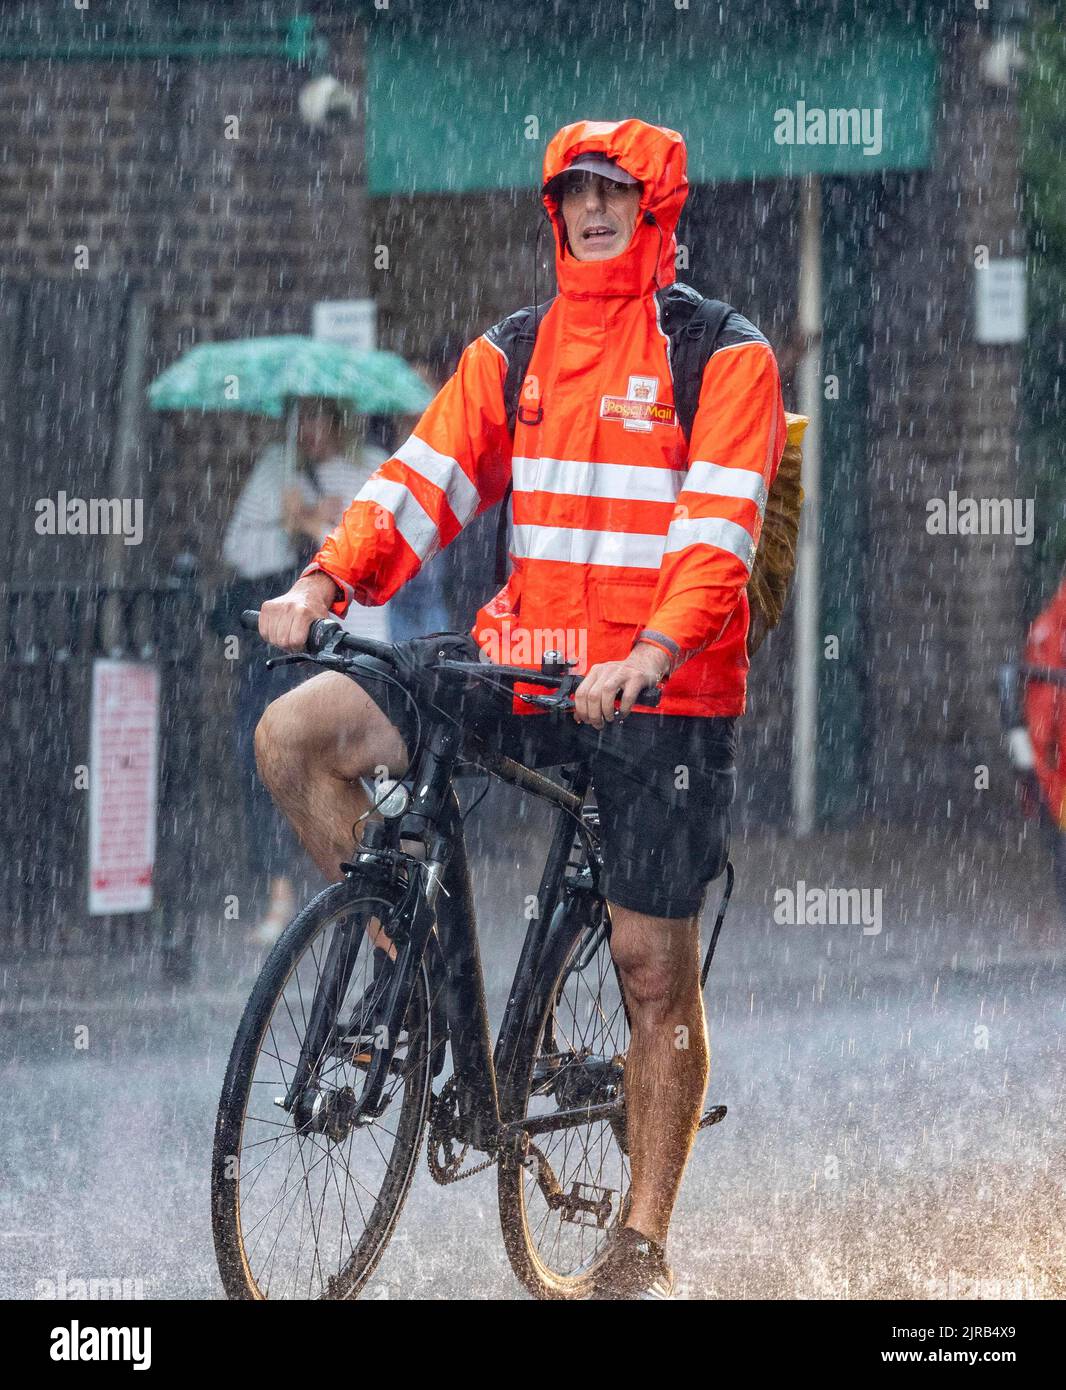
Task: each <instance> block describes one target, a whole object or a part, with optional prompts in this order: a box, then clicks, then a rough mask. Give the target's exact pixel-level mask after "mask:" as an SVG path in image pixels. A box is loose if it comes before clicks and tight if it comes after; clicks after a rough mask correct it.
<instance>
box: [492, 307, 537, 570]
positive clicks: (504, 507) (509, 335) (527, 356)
mask: <svg viewBox="0 0 1066 1390" xmlns="http://www.w3.org/2000/svg"><path fill="white" fill-rule="evenodd" d="M553 303H554V298H553V299H549V300H547V301H546V302H545V303H543V304H538V305H537V306H536V307H534V306H533V305H532V304H528V305H526V307H525V308H524V309H517V310H516V311H515V312H514V313H513V314H508V316H507V317H506V318H505V319H501V320H500V322H499V323H496V324H493V326H492V327H491V328H490V329H489V330H488V331H487V332H486V334H485V337H486V338H488V340H489V342H490V343H492V345H493V346H494V347H496V348H498V349H499V350H500V352H502V353H503V355H504V357H505V358H506V359H507V376H506V377H505V378H504V383H503V403H504V407H505V408H506V411H507V432H508V434H509V435H510V436H511V438H512V440H513V439H514V432H515V425H516V424H517V422H518V411H519V404H518V403H519V398H520V396H521V394H522V387H523V385H524V383H525V379H526V376H527V374H528V372H529V363H530V360H531V358H532V356H533V347H534V344H535V343H536V341H537V330H538V328H540V325H541V320H542V319H543V318H544V315H545V314H546V313H547V312H548V310H549V309H550V308H551V306H552V304H553ZM528 423H530V424H536V423H538V421H535V420H534V421H529V422H528ZM512 490H513V489H512V486H511V484H510V483H508V484H507V490H506V491H505V492H504V494H503V498H502V499H501V501H500V513H499V516H498V518H497V521H496V566H495V569H496V583H497V584H502V583H503V582H504V580H505V579H506V578H507V511H508V507H509V505H510V501H511V492H512Z"/></svg>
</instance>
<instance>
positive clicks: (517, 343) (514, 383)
mask: <svg viewBox="0 0 1066 1390" xmlns="http://www.w3.org/2000/svg"><path fill="white" fill-rule="evenodd" d="M554 302H555V301H554V298H552V299H549V300H546V301H545V303H543V304H538V305H537V306H536V308H534V306H533V305H532V304H527V305H526V307H525V308H524V309H516V310H515V312H514V313H513V314H508V316H507V317H506V318H505V319H501V320H500V322H499V323H494V324H493V325H492V327H491V328H490V329H488V330H487V331H486V333H485V337H486V338H488V340H489V342H490V343H491V344H492V345H493V347H495V348H498V349H499V351H500V352H502V353H503V355H504V357H505V358H506V359H507V376H506V378H505V379H504V383H503V403H504V405H505V407H506V409H507V431H508V433H509V434H510V436H511V438H512V439H513V438H514V430H515V423H516V421H517V419H518V400H519V397H520V395H521V393H522V386H523V384H524V383H525V379H526V375H527V374H528V372H529V363H530V359H531V358H532V356H533V345H534V343H536V341H537V329H538V328H539V327H540V325H541V320H542V319H543V318H544V315H545V314H546V313H547V312H548V310H549V309H550V308H551V306H552V304H553V303H554Z"/></svg>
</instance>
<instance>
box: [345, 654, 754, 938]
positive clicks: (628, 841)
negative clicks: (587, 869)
mask: <svg viewBox="0 0 1066 1390" xmlns="http://www.w3.org/2000/svg"><path fill="white" fill-rule="evenodd" d="M356 681H357V684H359V685H360V686H362V688H363V689H364V690H365V691H366V693H367V694H368V695H369V696H370V697H371V699H372V700H373V701H374V702H375V704H377V705H378V706H379V707H380V709H381V710H382V712H383V713H384V714H385V715H386V716H387V718H388V719H389V722H390V723H392V724H393V725H394V726H395V727H396V728H397V729H398V730H399V732H400V735H401V737H402V738H403V741H404V744H405V746H406V748H407V750H408V753H410V751H411V749H412V748H413V747H414V745H415V742H416V739H417V735H418V727H419V726H418V720H417V718H416V715H415V711H414V705H413V703H412V701H411V700H410V699H409V698H408V697H406V696H405V695H404V694H403V692H402V691H401V690H400V689H399V688H398V686H397V685H396V684H394V683H393V682H390V681H384V680H375V679H374V678H373V676H369V675H368V676H366V677H365V678H364V677H356ZM462 721H463V724H464V725H465V726H466V727H468V728H470V729H472V730H473V731H474V732H475V733H476V734H477V735H478V737H479V738H481V739H483V740H484V741H485V742H486V743H487V744H488V746H490V747H492V748H494V749H497V750H498V751H499V752H500V753H502V754H503V755H504V756H506V757H509V758H513V759H514V760H515V761H516V762H519V763H524V764H525V766H526V767H536V768H545V767H557V766H559V765H561V764H563V763H575V762H581V761H586V760H587V761H588V763H589V765H590V768H591V772H592V785H593V788H594V789H595V792H596V805H597V807H598V808H599V813H600V833H601V840H602V848H603V874H602V875H601V879H600V887H601V889H602V890H603V892H604V894H605V896H606V897H607V898H608V900H609V901H610V902H613V903H617V904H618V905H619V906H620V907H625V908H629V909H630V910H631V911H633V912H643V913H646V914H647V915H649V916H652V917H693V916H696V915H697V914H698V913H699V912H700V911H701V909H702V906H703V899H704V895H705V892H706V888H707V884H708V883H710V882H711V880H712V879H715V878H717V877H718V875H719V874H720V873H722V872H723V870H724V869H725V865H726V859H727V858H728V856H729V835H730V815H729V808H730V805H731V804H732V801H733V797H734V795H735V792H736V776H737V774H736V768H735V765H734V764H735V759H736V725H737V720H736V718H735V717H711V718H696V717H689V716H684V715H670V714H666V715H664V714H631V715H630V716H629V718H628V719H626V720H625V721H623V722H621V723H620V722H619V721H618V720H616V721H615V722H614V723H613V724H609V725H607V726H606V727H605V728H603V729H601V730H596V729H591V728H589V726H587V725H579V724H576V723H575V722H574V719H573V717H572V715H569V714H514V713H511V712H509V711H508V710H507V709H506V701H505V700H503V699H501V697H500V696H499V695H494V694H493V693H492V692H491V691H487V690H486V691H479V692H476V693H475V694H473V695H468V696H466V697H464V703H463V710H462Z"/></svg>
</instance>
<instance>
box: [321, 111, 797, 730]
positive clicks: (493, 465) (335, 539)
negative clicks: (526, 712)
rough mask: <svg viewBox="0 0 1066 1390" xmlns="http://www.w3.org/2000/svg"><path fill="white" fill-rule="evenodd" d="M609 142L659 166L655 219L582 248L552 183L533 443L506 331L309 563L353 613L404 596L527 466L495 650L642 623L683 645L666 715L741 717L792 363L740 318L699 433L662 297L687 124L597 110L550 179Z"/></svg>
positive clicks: (554, 161) (564, 133)
mask: <svg viewBox="0 0 1066 1390" xmlns="http://www.w3.org/2000/svg"><path fill="white" fill-rule="evenodd" d="M589 152H596V153H602V154H604V155H606V156H608V157H609V158H611V159H613V160H615V161H616V162H617V163H618V164H619V165H621V167H622V168H623V169H625V170H627V171H628V172H629V173H630V174H632V175H633V176H634V178H636V179H639V180H640V182H641V184H642V185H643V187H642V190H641V197H640V210H639V213H638V217H637V224H636V228H635V230H634V232H633V236H632V238H631V240H630V243H629V245H628V247H627V248H626V250H625V251H624V252H622V254H621V255H618V256H615V257H613V258H611V259H609V260H605V261H578V260H576V259H575V258H574V257H573V256H572V255H571V253H570V251H569V248H568V246H567V242H566V229H565V224H564V222H563V217H562V213H561V210H560V208H559V206H558V204H557V202H556V200H555V199H554V198H553V197H552V196H551V194H550V193H548V192H546V193H545V194H544V203H545V206H546V207H547V209H548V213H549V215H550V217H551V221H552V223H553V225H554V229H555V237H556V252H555V265H556V277H557V284H558V291H559V293H558V295H557V297H556V298H555V299H554V301H553V302H552V303H551V306H550V307H549V309H548V310H547V312H546V314H545V316H544V318H543V320H542V322H541V325H540V328H539V331H538V333H537V338H536V345H535V347H534V350H533V355H532V358H531V360H530V364H529V371H528V374H527V376H526V378H525V382H524V385H523V389H522V392H521V395H520V401H519V404H520V407H521V408H520V410H519V414H518V420H517V422H516V425H515V434H514V441H513V446H512V440H511V438H510V435H509V432H508V422H507V414H506V408H505V403H504V383H505V380H506V374H507V358H506V354H505V352H504V351H503V350H501V348H500V346H499V345H498V343H497V342H496V341H494V334H493V331H492V330H490V332H489V334H486V335H483V336H481V337H479V338H477V339H476V340H475V341H474V342H473V343H471V344H470V345H469V347H467V349H466V350H465V352H464V353H463V355H462V358H461V359H460V362H459V366H458V368H457V370H456V372H455V375H454V376H453V377H452V378H451V380H450V381H448V382H447V383H446V384H445V385H444V387H442V389H441V390H440V392H439V393H438V395H437V396H436V397H435V399H434V400H433V402H432V403H431V404H430V406H429V407H428V409H427V410H426V412H425V414H424V415H423V416H422V418H421V419H420V420H419V422H418V424H417V426H416V427H415V431H414V433H413V434H412V435H411V436H410V438H409V439H408V440H407V441H406V443H404V444H403V445H402V446H401V447H400V448H399V449H398V450H397V451H396V454H395V455H394V457H392V458H390V459H389V460H388V461H387V462H386V463H384V464H382V466H381V467H380V468H379V469H378V470H377V472H376V473H375V474H374V475H373V477H372V478H371V479H370V480H369V481H368V482H367V483H366V484H365V486H364V487H363V489H362V490H361V492H360V493H359V495H358V496H357V497H356V499H355V501H354V502H352V504H351V506H350V507H349V508H348V510H347V511H346V512H345V514H344V517H343V519H342V521H341V523H340V525H339V526H338V528H337V529H336V530H335V531H334V532H333V533H332V535H330V536H329V537H328V538H327V539H326V541H325V543H324V545H323V546H322V549H321V551H320V552H319V554H318V555H317V556H316V557H315V560H314V561H313V562H312V564H311V565H310V566H309V567H308V570H307V571H305V573H311V572H312V571H314V570H316V569H319V570H324V571H325V572H326V573H327V574H329V575H330V576H331V577H332V578H333V579H334V580H335V581H336V583H337V584H338V586H339V587H340V588H341V589H342V590H343V593H344V597H343V598H341V599H338V601H337V602H336V604H335V605H334V610H335V611H336V612H337V613H339V614H342V615H343V613H344V612H345V611H346V608H347V605H348V603H349V602H350V601H351V600H352V599H353V598H354V599H356V600H358V601H359V602H360V603H364V604H377V603H384V602H385V601H386V600H387V599H389V598H390V597H391V596H392V595H393V594H394V593H395V592H396V590H397V589H399V588H400V586H401V585H402V584H404V583H405V582H406V581H407V580H408V579H410V578H411V577H412V576H413V575H414V574H415V573H416V572H417V571H418V569H419V567H420V566H421V565H422V564H423V563H424V562H425V561H426V560H427V559H428V558H429V557H430V556H431V555H433V554H435V553H436V551H438V550H440V549H441V548H442V547H443V546H446V545H448V544H449V543H450V542H451V541H452V540H454V539H455V537H456V536H457V535H458V534H459V532H460V530H461V529H462V528H463V527H464V526H465V525H466V524H467V522H469V521H470V520H471V519H472V518H473V517H475V516H477V515H478V514H480V513H481V512H483V511H485V510H486V509H487V508H489V507H492V506H494V505H495V504H496V503H498V502H500V500H501V499H502V498H503V496H504V493H505V491H506V488H507V484H508V482H512V483H513V527H512V545H511V561H512V566H513V569H512V573H511V576H510V579H509V580H508V582H507V584H506V585H505V586H504V588H503V589H502V590H501V591H500V592H499V593H498V594H497V595H496V596H495V597H494V598H493V599H492V600H491V601H490V602H489V603H487V604H486V605H485V607H483V608H482V609H481V611H480V612H479V613H478V615H477V619H476V622H475V624H474V628H473V635H474V637H475V638H476V640H477V641H478V643H479V644H480V645H481V647H482V648H483V649H484V650H485V651H486V652H487V654H488V655H489V657H490V659H492V660H496V661H502V662H505V663H507V664H510V665H519V666H531V667H536V666H539V664H540V660H541V658H542V656H543V653H544V651H545V650H560V649H561V650H564V651H565V653H566V655H567V657H568V658H569V659H572V660H577V661H578V663H579V664H578V668H577V669H578V670H579V671H582V670H585V669H587V668H588V667H589V666H591V665H593V664H595V663H597V662H603V661H613V660H621V659H623V658H624V657H626V656H627V655H628V654H629V652H630V651H631V649H632V647H633V645H634V643H635V642H636V641H637V639H638V638H642V640H647V641H651V642H653V643H656V644H657V645H658V646H660V647H661V648H662V649H663V650H665V651H666V652H668V653H669V655H670V657H671V659H672V663H673V665H672V669H671V674H670V675H669V676H668V678H667V681H666V683H665V686H664V688H663V697H662V702H661V704H660V706H659V709H660V711H661V712H662V713H663V714H679V715H706V716H710V715H734V714H740V713H742V712H743V709H744V699H745V682H746V675H747V669H748V656H747V650H746V638H747V630H748V601H747V596H746V594H745V585H746V583H747V580H748V575H749V572H750V569H751V565H752V561H753V559H754V556H755V550H756V546H757V544H758V540H759V532H760V528H761V524H762V512H763V506H764V504H765V500H766V495H767V492H768V490H769V487H770V484H771V483H772V481H773V478H774V474H775V472H776V470H777V467H778V464H779V463H780V460H781V454H782V452H783V450H784V447H785V415H784V408H783V405H782V400H781V386H780V379H779V376H778V370H777V363H776V360H775V358H774V354H773V351H772V350H771V348H770V346H769V344H768V343H767V341H766V339H765V338H764V337H763V336H762V334H761V333H759V331H758V330H757V329H756V328H755V327H754V326H753V325H752V324H750V323H749V322H748V321H747V320H746V319H744V318H743V317H742V316H741V315H739V314H734V315H732V316H731V318H730V319H729V320H727V322H726V324H725V326H724V327H723V330H722V333H721V335H720V336H719V338H718V340H717V341H718V344H719V346H718V348H717V350H716V351H715V352H714V353H713V355H712V356H711V358H710V360H709V361H708V363H707V366H706V369H705V371H704V376H703V383H702V390H701V393H700V398H699V405H698V408H697V411H696V415H695V419H694V421H693V426H692V432H691V440H690V443H689V445H688V446H686V443H685V437H684V434H683V431H682V429H681V427H680V425H679V424H678V421H677V416H676V413H675V411H674V393H673V382H672V378H671V374H670V362H669V360H668V340H667V338H666V336H665V334H664V333H663V330H662V327H661V324H660V322H659V314H658V306H657V303H656V299H655V291H656V289H657V288H658V287H661V286H665V285H668V284H670V283H671V282H672V281H673V280H674V279H675V274H674V261H675V256H676V249H677V248H676V241H675V237H674V229H675V227H676V225H677V219H678V216H679V214H680V212H681V207H682V204H683V203H684V201H685V197H686V194H687V191H688V180H687V178H686V175H685V163H686V157H685V145H684V141H683V140H682V138H681V136H680V135H678V134H677V132H676V131H672V130H666V129H662V128H660V127H658V126H652V125H648V124H646V123H645V122H643V121H639V120H625V121H617V122H603V121H578V122H576V123H575V124H573V125H569V126H566V127H564V128H563V129H562V130H560V131H559V133H558V134H557V135H556V136H555V137H554V138H553V139H552V141H551V143H550V144H549V146H548V149H547V152H546V154H545V158H544V179H545V182H547V181H548V180H549V179H551V178H553V177H554V176H555V175H557V174H559V173H560V172H562V170H564V169H565V168H566V167H567V165H568V164H569V163H570V162H571V161H572V160H573V159H575V158H576V157H577V156H578V155H580V154H585V153H589ZM649 214H650V216H649ZM499 327H501V326H500V325H497V328H499ZM495 336H496V337H498V338H499V339H500V341H506V339H505V336H502V335H499V334H496V335H495ZM515 708H516V709H523V708H528V707H523V706H521V705H519V704H517V703H516V706H515ZM638 708H639V707H638Z"/></svg>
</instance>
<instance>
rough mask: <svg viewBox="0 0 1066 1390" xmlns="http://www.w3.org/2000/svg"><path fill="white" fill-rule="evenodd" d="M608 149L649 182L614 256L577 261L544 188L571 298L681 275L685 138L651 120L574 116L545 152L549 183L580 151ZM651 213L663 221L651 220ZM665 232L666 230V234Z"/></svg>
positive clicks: (624, 290) (636, 290)
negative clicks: (634, 220)
mask: <svg viewBox="0 0 1066 1390" xmlns="http://www.w3.org/2000/svg"><path fill="white" fill-rule="evenodd" d="M593 153H595V154H603V155H606V156H607V157H608V158H610V159H613V160H615V161H616V162H617V163H618V164H620V165H621V167H622V168H623V169H625V171H626V172H627V173H629V174H632V175H633V177H634V178H635V179H639V180H640V181H641V183H642V184H643V188H642V190H641V195H640V211H639V213H638V214H637V225H636V227H635V229H634V231H633V236H632V237H631V239H630V242H629V245H628V246H627V247H626V249H625V250H624V251H623V252H622V253H621V255H619V256H613V257H612V258H611V259H610V260H608V261H579V260H576V259H575V258H574V257H573V256H572V255H571V254H570V252H569V250H568V249H567V244H566V224H565V223H564V222H563V215H562V211H561V209H560V207H559V203H558V200H557V199H555V198H553V197H552V195H551V194H550V193H544V194H543V199H544V206H545V207H546V208H547V209H548V215H549V216H550V218H551V220H552V226H553V227H554V228H555V275H556V281H557V284H558V286H559V292H560V294H563V295H565V296H567V297H568V298H576V299H584V298H598V297H601V296H605V295H625V296H636V295H645V294H653V293H654V291H655V289H656V271H658V277H657V282H658V285H660V286H662V285H669V284H670V283H671V282H672V281H673V280H674V279H676V271H675V268H674V260H675V257H676V254H677V240H676V238H675V236H674V231H675V229H676V227H677V219H678V217H679V216H680V215H681V209H682V207H683V206H684V202H685V198H686V197H687V196H688V178H687V177H686V174H685V166H686V163H687V156H686V151H685V142H684V140H683V139H682V138H681V136H680V135H679V134H678V133H677V131H676V130H668V129H667V128H666V127H665V126H657V125H648V123H647V122H646V121H638V120H635V119H630V120H627V121H575V122H574V123H573V125H567V126H563V128H562V130H560V131H558V132H557V133H556V134H555V135H554V136H553V137H552V139H551V141H550V143H549V145H548V148H547V150H546V151H545V153H544V183H545V184H546V183H548V181H549V180H550V179H553V178H555V176H556V175H557V174H561V173H562V172H563V170H564V169H565V168H566V167H567V166H568V165H569V164H570V163H571V161H572V160H574V159H576V158H577V157H578V155H582V154H593ZM648 212H650V213H651V214H652V215H653V216H654V218H655V222H656V224H657V226H653V225H652V224H651V223H650V222H646V221H645V213H648ZM660 231H661V233H662V235H661V236H660Z"/></svg>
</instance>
